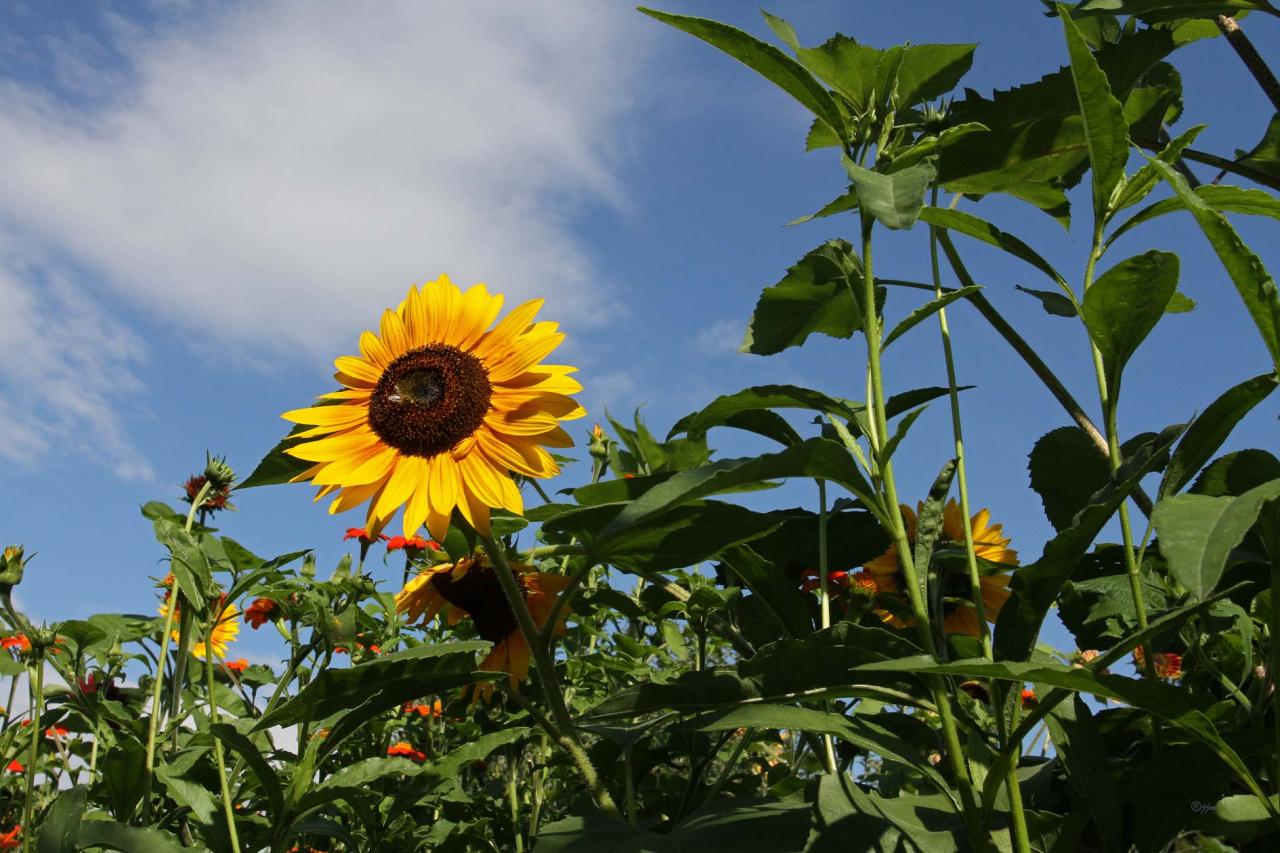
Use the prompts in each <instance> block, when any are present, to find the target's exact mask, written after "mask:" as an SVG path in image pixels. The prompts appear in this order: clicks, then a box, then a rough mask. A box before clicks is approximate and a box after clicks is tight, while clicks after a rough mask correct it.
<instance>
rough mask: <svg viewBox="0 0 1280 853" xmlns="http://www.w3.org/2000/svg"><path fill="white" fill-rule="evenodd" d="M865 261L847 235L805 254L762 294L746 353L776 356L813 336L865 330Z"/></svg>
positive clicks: (846, 335) (749, 328) (750, 326)
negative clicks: (861, 300)
mask: <svg viewBox="0 0 1280 853" xmlns="http://www.w3.org/2000/svg"><path fill="white" fill-rule="evenodd" d="M861 288H862V262H861V261H859V260H858V257H857V255H855V254H854V252H853V247H852V246H850V245H849V244H848V243H847V242H845V241H844V240H829V241H827V242H826V243H823V244H822V245H821V246H819V247H818V248H816V249H814V250H812V251H811V252H809V253H808V254H807V255H805V256H804V257H803V258H801V259H800V260H799V261H798V262H797V263H796V264H795V266H792V267H790V268H789V269H788V270H787V274H786V276H785V277H784V278H783V279H782V280H781V281H779V282H778V283H777V284H774V285H772V286H770V287H766V288H765V289H764V291H763V292H762V293H761V294H760V299H759V301H758V302H757V303H756V308H755V311H754V312H753V313H752V315H751V322H750V323H749V324H748V326H747V333H746V336H745V337H744V339H743V342H742V350H741V351H742V352H747V353H752V354H754V355H773V354H774V353H778V352H782V351H783V350H784V349H787V348H788V347H795V346H800V345H801V344H802V343H804V342H805V339H806V338H808V337H809V335H811V334H814V333H819V332H820V333H822V334H824V335H828V336H830V337H833V338H849V337H852V335H853V333H854V332H857V331H860V330H861V329H862V306H861V304H860V303H859V301H858V296H857V295H858V294H859V293H860V292H861Z"/></svg>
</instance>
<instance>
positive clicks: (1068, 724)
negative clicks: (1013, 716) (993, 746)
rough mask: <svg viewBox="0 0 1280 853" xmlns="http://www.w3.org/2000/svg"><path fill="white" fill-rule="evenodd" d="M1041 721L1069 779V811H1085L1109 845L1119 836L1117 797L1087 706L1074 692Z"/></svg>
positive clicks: (1106, 760) (1119, 822)
mask: <svg viewBox="0 0 1280 853" xmlns="http://www.w3.org/2000/svg"><path fill="white" fill-rule="evenodd" d="M1045 721H1046V722H1047V723H1048V725H1049V732H1050V734H1051V736H1052V737H1053V743H1054V749H1055V750H1056V753H1057V755H1058V757H1059V758H1060V759H1061V761H1062V764H1063V767H1064V768H1065V769H1066V771H1067V779H1068V780H1069V781H1070V782H1071V789H1072V795H1073V796H1072V800H1073V802H1072V808H1073V810H1077V809H1078V810H1083V811H1085V812H1088V814H1089V815H1090V817H1091V818H1092V819H1093V822H1094V823H1095V824H1097V827H1098V834H1099V836H1100V837H1101V838H1102V839H1103V840H1104V841H1105V842H1106V843H1107V844H1108V845H1110V844H1111V843H1112V840H1113V839H1119V838H1121V837H1122V834H1121V826H1122V823H1121V816H1120V803H1121V798H1120V792H1119V790H1118V786H1117V785H1116V780H1115V776H1114V775H1113V774H1112V771H1111V768H1110V766H1109V764H1108V758H1109V756H1108V755H1107V751H1106V747H1105V746H1104V745H1103V743H1104V742H1103V739H1102V734H1101V733H1100V732H1099V731H1098V725H1097V723H1096V722H1095V721H1094V719H1093V714H1091V713H1090V712H1089V706H1088V705H1086V704H1085V702H1084V699H1083V698H1081V696H1080V695H1079V694H1077V695H1075V696H1073V697H1072V701H1071V702H1061V703H1059V704H1058V705H1056V706H1055V707H1054V709H1053V710H1052V711H1050V712H1049V716H1048V717H1047V718H1046V720H1045ZM1112 849H1118V848H1112Z"/></svg>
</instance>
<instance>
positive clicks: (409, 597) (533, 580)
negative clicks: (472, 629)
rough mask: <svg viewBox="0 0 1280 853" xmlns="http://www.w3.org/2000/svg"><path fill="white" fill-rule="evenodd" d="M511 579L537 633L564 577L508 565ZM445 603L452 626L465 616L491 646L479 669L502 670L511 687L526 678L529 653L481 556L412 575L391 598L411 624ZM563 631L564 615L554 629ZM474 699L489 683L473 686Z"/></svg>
mask: <svg viewBox="0 0 1280 853" xmlns="http://www.w3.org/2000/svg"><path fill="white" fill-rule="evenodd" d="M511 568H512V570H513V571H514V572H515V576H516V581H517V582H518V583H519V584H520V590H521V592H522V593H523V594H524V600H525V603H526V604H527V605H528V607H529V615H530V616H532V617H533V623H534V625H536V626H537V627H538V628H539V630H541V629H542V627H543V626H544V625H546V623H547V619H549V618H550V616H551V608H552V607H554V606H555V601H556V596H558V595H559V594H560V593H561V592H562V591H563V590H564V588H565V587H566V586H568V584H569V578H568V576H567V575H551V574H545V573H543V572H537V571H534V570H533V569H532V568H531V567H529V566H523V565H520V564H518V563H517V564H512V566H511ZM446 605H448V611H447V615H446V618H447V619H448V620H449V624H450V625H453V624H455V623H456V622H458V620H460V619H463V618H465V617H470V619H471V621H472V622H473V623H475V626H476V633H477V634H479V635H480V638H481V639H482V640H488V641H489V642H491V643H493V648H492V649H490V650H489V654H488V656H487V657H485V659H484V661H483V662H482V663H481V664H480V668H481V669H485V670H491V671H495V672H497V671H501V672H505V673H507V674H508V675H509V676H510V682H511V686H512V687H515V686H516V685H518V684H519V683H520V682H522V681H524V679H525V678H526V677H527V676H528V675H529V659H530V656H531V652H530V650H529V644H528V643H527V642H526V641H525V638H524V634H522V633H521V632H520V626H519V624H517V622H516V615H515V613H514V612H513V611H512V610H511V605H510V604H509V603H508V602H507V597H506V595H505V594H504V593H503V591H502V586H501V584H500V583H499V582H498V576H497V575H496V574H495V570H494V568H493V566H491V565H490V564H489V561H488V559H487V558H486V557H485V555H484V554H482V553H477V554H475V555H474V556H472V557H464V558H462V559H461V560H458V561H457V562H456V563H441V564H440V565H437V566H430V567H428V568H426V569H424V570H423V571H422V572H421V573H420V574H418V575H417V576H415V577H414V578H413V579H412V580H410V581H409V583H408V584H407V585H406V586H405V588H404V589H403V590H402V591H401V592H400V594H399V595H397V596H396V610H398V611H399V612H400V613H405V614H407V615H408V621H409V622H410V623H413V622H416V621H418V620H419V619H421V620H422V621H424V622H427V621H430V620H431V619H433V618H435V616H436V614H438V613H439V612H440V611H441V610H442V609H444V608H445V606H446ZM563 630H564V619H563V616H562V617H561V619H560V624H558V625H557V626H556V631H557V633H559V632H561V631H563ZM472 695H473V698H481V697H483V698H484V699H486V700H488V699H489V697H490V696H492V695H493V684H492V682H486V683H484V684H478V685H476V688H475V691H474V693H473V694H472Z"/></svg>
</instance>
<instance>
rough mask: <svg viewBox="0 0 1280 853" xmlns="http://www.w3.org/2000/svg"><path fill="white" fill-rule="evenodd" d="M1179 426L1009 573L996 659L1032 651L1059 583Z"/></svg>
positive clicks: (1139, 454) (1137, 452)
mask: <svg viewBox="0 0 1280 853" xmlns="http://www.w3.org/2000/svg"><path fill="white" fill-rule="evenodd" d="M1182 429H1183V427H1182V426H1181V425H1179V426H1173V427H1168V428H1166V429H1165V430H1164V431H1163V432H1162V433H1160V435H1159V436H1157V437H1156V438H1154V439H1152V440H1150V441H1148V442H1145V443H1144V444H1143V445H1141V446H1140V447H1138V448H1135V449H1134V451H1133V453H1131V454H1130V455H1129V457H1128V458H1127V459H1126V460H1125V461H1124V463H1123V464H1122V465H1121V466H1120V470H1118V471H1117V472H1116V473H1115V474H1114V475H1113V476H1112V478H1111V481H1110V483H1109V484H1108V485H1107V486H1106V487H1105V488H1103V489H1101V490H1100V491H1099V492H1098V493H1097V494H1095V495H1093V496H1092V497H1091V498H1090V499H1089V503H1088V505H1086V506H1085V507H1084V508H1083V509H1081V510H1080V511H1079V512H1078V513H1077V514H1076V516H1075V518H1074V519H1073V520H1072V523H1071V526H1070V527H1068V528H1066V529H1065V530H1063V531H1061V532H1059V533H1058V535H1057V536H1055V537H1054V538H1053V539H1051V540H1049V542H1048V543H1047V544H1046V545H1045V547H1044V553H1043V554H1042V555H1041V556H1040V559H1038V560H1036V562H1035V563H1033V564H1031V565H1029V566H1023V567H1022V568H1020V569H1018V570H1017V571H1016V572H1014V573H1013V580H1012V581H1011V582H1010V587H1011V588H1012V589H1013V593H1014V594H1013V595H1012V596H1011V597H1010V599H1009V600H1008V602H1007V603H1006V604H1005V606H1004V608H1003V609H1002V610H1001V611H1000V618H999V620H998V621H997V623H996V643H995V645H996V651H997V653H998V654H999V656H1000V657H1002V658H1005V659H1010V660H1023V659H1025V658H1026V657H1028V656H1029V655H1030V654H1031V651H1032V649H1034V648H1035V644H1036V639H1037V637H1039V635H1040V625H1041V624H1042V623H1043V622H1044V617H1045V614H1046V613H1048V611H1049V608H1051V607H1053V605H1054V603H1055V602H1056V601H1057V598H1058V593H1059V592H1060V591H1061V590H1062V585H1063V584H1064V583H1066V581H1067V580H1068V579H1069V578H1070V577H1071V573H1072V572H1073V571H1075V569H1076V567H1077V566H1078V565H1079V564H1080V560H1081V558H1083V557H1084V554H1085V552H1086V551H1087V550H1088V548H1089V545H1090V544H1092V542H1093V540H1094V537H1096V536H1097V535H1098V532H1099V531H1100V530H1102V527H1103V525H1104V524H1106V522H1107V520H1108V519H1110V518H1111V516H1112V514H1113V513H1114V512H1115V511H1116V509H1117V508H1118V507H1119V506H1120V503H1121V502H1122V501H1123V500H1124V499H1125V498H1126V497H1127V496H1128V495H1129V493H1130V492H1131V491H1133V488H1134V486H1136V485H1137V484H1138V482H1139V481H1140V480H1141V479H1142V477H1143V476H1144V475H1145V474H1146V473H1147V472H1148V471H1150V470H1151V469H1152V468H1153V467H1155V465H1156V464H1157V463H1159V462H1160V461H1161V458H1162V456H1163V454H1164V453H1165V452H1166V451H1167V450H1168V449H1169V448H1170V447H1172V446H1173V443H1174V442H1175V441H1177V439H1178V437H1179V436H1180V435H1181V434H1182Z"/></svg>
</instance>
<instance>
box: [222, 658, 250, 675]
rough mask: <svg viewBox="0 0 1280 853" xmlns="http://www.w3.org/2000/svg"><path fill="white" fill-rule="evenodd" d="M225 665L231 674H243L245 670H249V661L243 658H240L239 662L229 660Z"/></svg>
mask: <svg viewBox="0 0 1280 853" xmlns="http://www.w3.org/2000/svg"><path fill="white" fill-rule="evenodd" d="M225 663H226V667H227V669H229V670H231V671H232V672H244V671H245V670H246V669H248V668H249V661H248V660H246V659H245V658H240V659H239V660H229V661H226V662H225Z"/></svg>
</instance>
